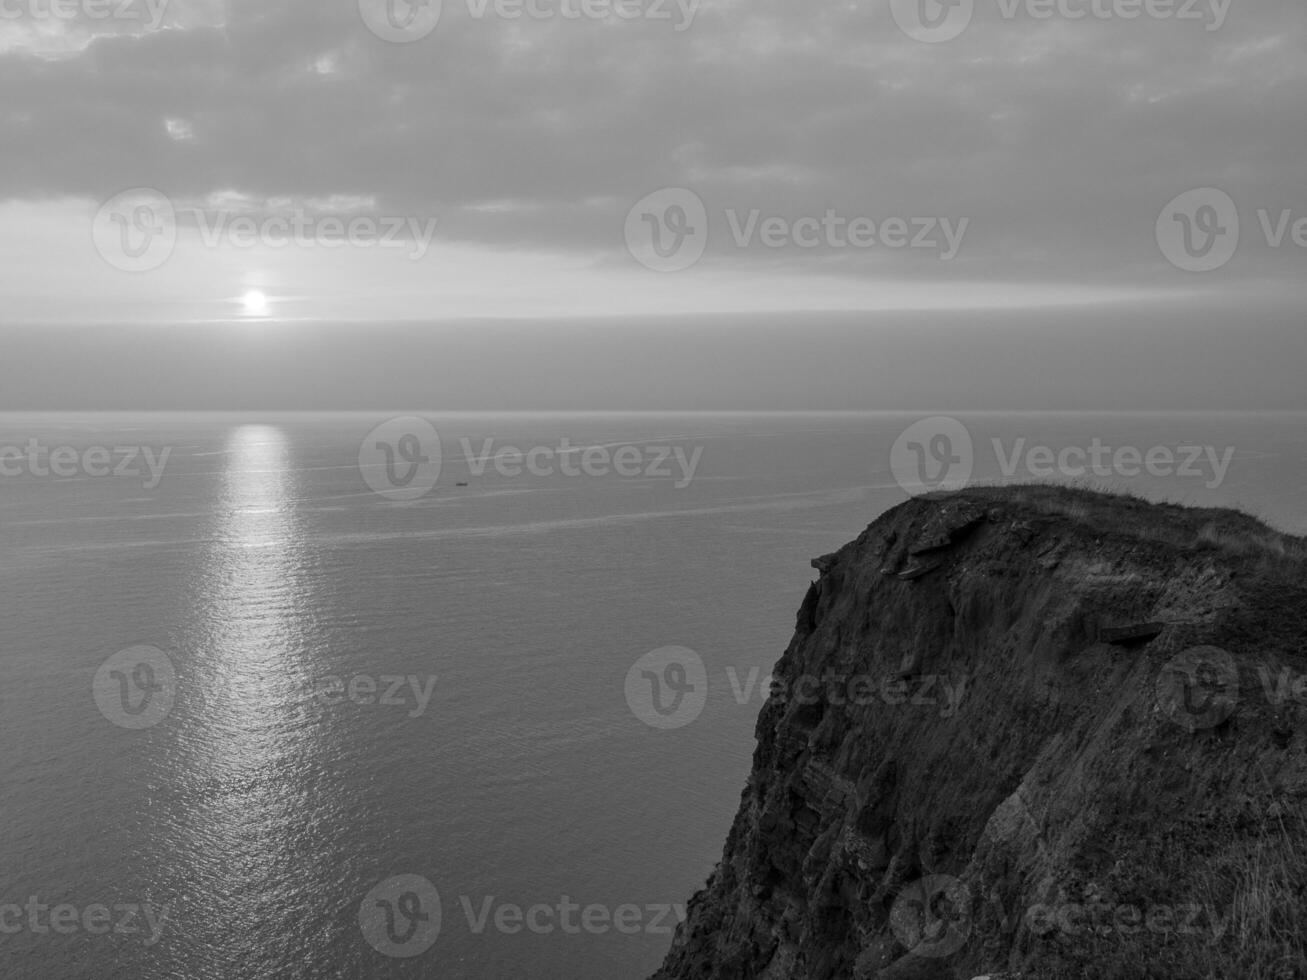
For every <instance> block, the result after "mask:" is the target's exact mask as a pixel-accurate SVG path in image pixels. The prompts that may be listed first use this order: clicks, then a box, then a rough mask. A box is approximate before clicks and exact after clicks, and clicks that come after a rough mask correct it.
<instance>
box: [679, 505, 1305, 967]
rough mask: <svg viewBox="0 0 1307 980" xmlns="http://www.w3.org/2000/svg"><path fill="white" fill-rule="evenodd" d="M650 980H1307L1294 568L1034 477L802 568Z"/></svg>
mask: <svg viewBox="0 0 1307 980" xmlns="http://www.w3.org/2000/svg"><path fill="white" fill-rule="evenodd" d="M813 564H814V566H815V567H816V568H817V569H818V571H819V573H820V574H819V577H818V579H817V581H816V582H814V583H813V584H812V585H811V587H810V588H809V590H808V593H807V596H806V597H805V598H804V600H803V603H802V607H801V608H800V610H799V613H798V622H797V626H796V630H795V634H794V638H793V639H792V640H791V641H790V645H789V647H788V648H787V649H786V651H785V654H784V656H783V657H782V658H781V660H780V662H779V663H778V664H777V666H776V668H775V671H774V674H773V683H772V696H771V697H770V698H769V699H768V701H767V703H766V704H765V706H764V707H763V709H762V711H761V714H760V716H759V718H758V724H757V748H756V750H755V752H754V759H753V769H752V773H751V774H750V776H749V779H748V782H747V784H746V787H745V789H744V792H743V794H742V798H741V801H740V808H739V811H738V813H737V815H736V818H735V821H734V825H733V827H732V829H731V831H730V834H729V836H728V838H727V840H726V845H725V849H724V852H723V855H722V859H721V862H720V864H719V865H718V866H717V868H716V869H715V870H714V871H713V873H712V875H711V876H710V877H709V879H708V882H707V884H706V886H705V887H704V889H703V890H701V891H700V892H698V893H697V894H696V895H695V896H694V897H693V898H692V900H691V902H690V905H689V909H688V915H687V918H686V921H685V922H684V923H682V925H681V926H680V928H679V929H678V931H677V934H676V937H675V939H674V941H673V944H672V948H671V950H670V952H669V953H668V955H667V958H666V961H665V962H664V964H663V967H662V968H661V969H660V970H659V972H658V973H657V974H656V975H655V980H691V978H714V980H818V978H849V977H853V978H859V980H862V978H865V980H873V978H881V980H912V978H932V980H933V978H959V980H969V978H972V977H977V976H982V975H989V976H992V977H994V978H995V980H998V978H999V977H1004V978H1017V977H1021V978H1038V980H1058V978H1063V977H1067V978H1070V977H1091V976H1092V977H1096V978H1123V980H1130V978H1140V980H1144V978H1148V980H1159V978H1168V977H1175V978H1185V980H1194V978H1204V977H1219V978H1222V980H1228V978H1234V977H1246V978H1251V980H1260V978H1273V980H1288V978H1293V977H1302V976H1307V938H1305V937H1307V890H1305V888H1307V823H1304V815H1305V814H1307V547H1304V541H1303V539H1300V538H1295V537H1291V536H1288V535H1283V534H1280V533H1278V532H1276V531H1273V530H1271V529H1269V528H1267V527H1265V526H1264V525H1262V524H1260V523H1259V522H1257V521H1256V520H1254V519H1253V518H1251V517H1248V516H1246V515H1243V514H1240V513H1237V512H1234V511H1228V510H1197V509H1190V508H1185V507H1180V506H1173V505H1157V504H1150V503H1146V502H1144V501H1141V500H1137V499H1134V498H1129V497H1119V496H1108V495H1103V494H1098V493H1094V492H1091V491H1083V490H1070V489H1064V488H1057V487H1048V486H1022V487H1004V488H972V489H968V490H965V491H961V492H959V493H953V494H941V495H930V496H926V497H921V498H916V499H913V500H910V501H908V502H906V503H904V504H902V505H900V506H898V507H896V508H894V509H893V510H891V511H889V512H887V513H886V514H884V515H883V516H882V517H880V518H879V519H878V520H877V521H875V523H873V524H872V525H871V526H870V527H868V528H867V529H866V531H864V532H863V533H862V534H861V535H860V536H859V537H858V538H857V540H855V541H853V542H851V543H850V544H848V545H846V546H845V547H843V548H841V549H840V550H839V551H837V552H835V553H834V554H831V555H827V556H824V557H822V558H819V559H816V560H814V562H813Z"/></svg>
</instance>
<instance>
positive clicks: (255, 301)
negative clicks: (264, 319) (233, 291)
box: [241, 289, 269, 317]
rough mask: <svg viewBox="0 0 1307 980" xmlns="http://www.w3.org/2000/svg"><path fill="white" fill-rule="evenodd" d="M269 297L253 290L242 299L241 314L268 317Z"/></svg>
mask: <svg viewBox="0 0 1307 980" xmlns="http://www.w3.org/2000/svg"><path fill="white" fill-rule="evenodd" d="M268 309H269V307H268V296H267V294H266V293H262V292H260V291H259V290H257V289H251V290H250V291H249V292H248V293H246V294H245V295H244V296H242V297H241V312H242V313H243V314H244V315H245V316H251V317H254V316H267V315H268Z"/></svg>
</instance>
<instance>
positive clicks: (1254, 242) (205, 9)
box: [0, 0, 1307, 408]
mask: <svg viewBox="0 0 1307 980" xmlns="http://www.w3.org/2000/svg"><path fill="white" fill-rule="evenodd" d="M51 2H52V0H0V92H3V100H0V269H2V270H3V271H2V272H0V316H2V317H3V323H4V325H5V329H6V330H7V331H8V333H9V335H10V336H11V338H17V337H19V335H20V331H18V330H17V328H18V327H19V326H21V325H30V324H44V325H48V326H49V331H48V332H47V333H46V334H33V333H32V332H31V331H30V330H23V331H21V336H22V338H23V343H24V344H31V343H36V342H37V341H38V340H39V339H40V337H42V336H44V337H47V338H49V340H48V342H49V344H50V345H51V347H50V349H51V350H57V349H59V345H61V344H64V340H61V339H59V338H61V337H62V338H66V337H67V336H68V334H67V333H64V332H63V331H67V330H68V329H70V328H71V326H72V325H79V326H86V325H92V326H93V325H96V324H104V325H106V326H105V327H104V328H103V329H106V330H111V329H114V328H111V327H110V326H107V325H110V324H129V325H139V324H141V323H149V324H160V325H171V326H173V327H176V328H178V329H187V328H189V329H193V330H197V331H198V330H202V331H203V333H204V336H206V337H208V336H215V337H218V338H221V337H222V336H223V334H222V333H221V331H222V330H224V329H228V326H227V325H234V326H232V327H231V328H230V329H232V330H234V331H236V332H235V333H233V334H231V335H230V336H232V337H233V338H238V339H234V340H233V344H234V346H235V347H237V348H240V349H242V350H244V346H243V345H245V344H246V342H247V338H248V335H249V332H250V331H251V330H262V331H267V332H269V333H271V332H274V331H276V330H278V329H282V330H288V329H292V327H293V328H294V336H296V337H301V338H303V337H309V339H308V340H305V341H303V345H302V346H301V347H300V348H299V349H298V350H297V352H296V353H297V356H299V357H301V358H305V357H307V358H309V359H310V360H311V361H312V360H313V357H314V355H313V354H312V346H313V345H312V339H311V334H310V335H305V334H303V333H301V332H300V330H301V328H302V327H303V326H304V325H305V324H310V325H311V324H312V323H314V322H318V321H330V322H334V323H339V322H342V321H344V322H351V321H352V322H355V323H357V324H359V326H358V327H357V329H358V330H361V331H362V330H367V329H369V328H368V326H366V325H369V324H379V323H389V322H393V321H420V322H433V321H458V322H459V323H461V324H463V326H461V327H459V328H458V329H460V330H463V331H464V332H467V331H473V332H474V328H472V327H468V326H467V324H466V323H465V321H467V320H468V319H469V318H491V319H496V320H504V319H516V320H520V321H522V326H523V329H527V328H529V329H538V330H556V331H559V333H558V334H557V336H558V337H559V338H560V339H561V338H563V337H565V336H572V334H568V333H567V331H568V330H570V329H572V327H570V326H568V325H569V324H575V322H576V321H577V320H578V319H582V318H598V319H597V320H596V322H600V321H602V322H603V323H604V324H605V325H606V329H611V330H621V329H623V327H622V324H623V323H624V322H625V323H630V324H632V327H631V329H637V328H639V329H644V327H647V326H648V321H633V320H627V319H626V318H628V317H630V316H631V315H633V314H657V315H671V314H678V315H681V316H683V317H689V318H695V317H701V316H702V315H703V314H723V313H733V314H748V313H759V312H764V311H765V312H771V313H776V312H783V311H801V312H803V313H805V314H817V313H821V312H827V313H832V312H835V311H866V312H868V313H876V314H877V316H876V317H874V318H873V319H872V320H869V321H868V322H869V323H872V322H874V324H875V329H876V331H878V332H879V335H882V336H883V335H885V333H886V331H888V332H890V333H893V332H894V330H895V322H896V321H894V320H893V319H892V318H891V319H886V318H885V316H884V315H882V314H885V313H895V312H906V311H935V312H939V313H941V314H944V315H946V318H947V319H948V320H949V322H964V318H965V316H966V314H968V313H969V312H972V311H989V312H990V313H993V312H994V311H1003V310H1012V311H1021V310H1031V309H1035V310H1044V311H1050V313H1049V316H1050V320H1049V321H1048V322H1052V320H1054V319H1055V320H1056V322H1057V323H1059V324H1062V325H1063V329H1064V330H1066V331H1071V332H1075V333H1076V336H1077V337H1078V338H1079V339H1077V341H1076V343H1077V344H1078V343H1080V342H1082V341H1083V338H1084V336H1085V334H1082V333H1081V332H1082V331H1089V332H1090V333H1089V334H1088V335H1089V336H1092V335H1093V334H1092V331H1094V330H1096V329H1102V328H1103V327H1104V326H1105V325H1106V324H1117V325H1119V324H1120V323H1121V322H1122V321H1123V318H1128V317H1129V316H1131V311H1138V310H1147V311H1150V312H1149V317H1150V318H1151V319H1149V322H1150V323H1155V322H1158V321H1159V318H1160V319H1164V320H1166V322H1168V323H1169V324H1171V325H1172V326H1173V327H1174V326H1176V325H1180V326H1182V325H1183V324H1184V323H1185V322H1186V321H1192V320H1196V319H1202V318H1203V317H1204V316H1206V318H1207V321H1208V322H1206V323H1205V324H1204V330H1206V329H1209V328H1213V327H1215V326H1217V324H1216V321H1215V320H1213V319H1212V317H1213V313H1212V311H1213V310H1214V309H1216V308H1217V307H1218V306H1219V308H1220V310H1221V311H1222V313H1221V315H1222V316H1227V315H1228V313H1227V312H1225V311H1229V310H1235V311H1238V310H1240V309H1246V310H1247V311H1248V312H1247V313H1246V316H1244V317H1240V316H1239V315H1238V313H1236V314H1235V319H1236V320H1241V321H1242V322H1239V323H1229V322H1228V321H1226V323H1227V327H1228V329H1229V330H1231V331H1237V330H1244V331H1246V336H1247V337H1248V338H1249V339H1248V343H1250V344H1252V343H1254V341H1253V338H1255V337H1262V336H1275V337H1278V338H1279V339H1278V340H1277V341H1275V342H1271V341H1267V342H1266V343H1265V345H1264V346H1261V347H1259V348H1257V349H1258V350H1261V351H1262V352H1263V355H1264V358H1265V368H1266V370H1267V371H1268V372H1269V373H1270V375H1274V373H1275V369H1276V364H1275V361H1276V358H1277V357H1281V356H1283V352H1284V351H1283V347H1282V346H1277V344H1283V343H1293V342H1294V338H1293V337H1291V336H1288V335H1286V334H1285V332H1284V331H1285V328H1284V324H1286V323H1294V322H1301V321H1302V319H1303V318H1302V316H1301V314H1302V313H1303V312H1304V311H1307V302H1305V301H1304V292H1303V286H1302V285H1301V284H1302V282H1303V280H1304V276H1303V275H1302V271H1303V267H1304V264H1307V223H1304V224H1302V225H1298V224H1297V222H1298V221H1299V219H1307V182H1305V181H1304V180H1303V174H1304V169H1303V168H1304V162H1307V126H1305V125H1304V123H1305V122H1307V112H1304V109H1305V108H1307V98H1305V96H1307V56H1305V53H1304V40H1305V37H1307V31H1305V29H1304V28H1305V26H1307V7H1305V6H1304V4H1303V3H1302V0H1175V2H1174V3H1168V2H1167V0H1148V2H1147V3H1145V2H1144V0H1060V3H1052V2H1050V0H1030V2H1027V0H1020V2H1018V0H974V2H973V0H958V5H957V6H956V7H954V8H950V7H941V6H940V5H939V4H938V3H937V2H936V0H903V2H900V0H893V2H892V3H891V0H865V2H858V3H845V2H822V0H810V2H799V0H702V2H701V3H698V4H694V3H691V0H680V2H679V3H678V2H677V0H665V2H664V0H620V4H619V3H618V0H611V2H609V0H585V4H586V6H583V3H582V0H532V9H526V10H524V12H523V13H522V15H521V16H516V17H514V16H512V14H513V13H514V11H515V10H517V9H519V7H520V5H517V6H515V5H514V3H513V2H512V0H485V2H482V0H444V2H443V4H442V3H440V2H439V0H427V4H426V6H418V7H410V6H409V5H408V4H407V2H406V0H361V3H360V0H228V2H224V0H148V2H147V0H134V2H135V5H134V6H126V7H123V6H122V4H123V3H124V0H55V2H56V5H57V4H61V3H62V4H67V5H68V6H67V11H68V12H71V13H74V14H76V16H75V17H74V18H73V19H65V18H64V17H61V16H55V15H54V13H55V12H63V9H62V8H59V9H58V10H57V11H55V12H52V10H51V7H50V4H51ZM388 2H389V3H390V6H389V7H388V6H387V3H388ZM106 12H108V13H110V14H112V15H113V16H110V17H108V18H107V19H106V18H103V17H102V16H101V15H103V14H104V13H106ZM437 13H438V14H439V16H438V17H437V16H436V14H437ZM1078 14H1084V15H1085V16H1076V15H1078ZM1132 15H1137V16H1132ZM923 17H924V18H925V19H924V20H923V19H922V18H923ZM914 18H915V20H914ZM932 25H934V26H932ZM125 191H127V192H130V193H128V194H126V195H124V194H123V192H125ZM1182 195H1185V196H1182ZM143 208H148V209H149V210H142V209H143ZM698 208H701V209H702V210H701V211H700V210H697V209H698ZM270 219H276V220H273V221H272V222H271V223H269V222H270ZM297 223H298V224H297ZM296 228H298V232H296V231H295V229H296ZM346 229H348V231H347V232H345V230H346ZM343 232H345V233H343ZM655 236H656V238H657V241H655V240H654V238H655ZM342 237H345V238H348V239H349V240H348V241H344V242H342V241H341V238H342ZM1195 270H1199V271H1195ZM1241 303H1246V306H1241V305H1240V304H1241ZM1159 310H1161V311H1167V310H1169V311H1170V312H1169V313H1166V314H1161V313H1158V312H1157V311H1159ZM959 317H962V318H963V319H957V318H959ZM798 319H799V318H796V322H797V320H798ZM687 322H688V321H687ZM702 322H704V323H706V324H714V323H719V322H720V321H716V320H704V321H702ZM830 322H832V323H833V322H835V320H831V321H830ZM900 322H903V323H907V322H912V323H913V324H915V326H914V327H913V329H916V330H918V335H919V331H920V325H921V323H922V322H923V321H921V320H911V318H905V319H904V320H902V321H900ZM986 322H990V321H986ZM1021 322H1034V321H1028V320H1022V321H1021ZM639 323H644V327H639ZM839 323H840V324H846V321H844V320H839ZM197 324H198V325H207V326H202V327H201V326H194V325H197ZM297 324H298V325H297ZM732 329H733V330H735V329H737V328H734V327H733V328H732ZM841 329H843V327H841ZM904 329H907V328H906V327H905V328H904ZM1168 329H1170V328H1168ZM452 330H454V328H453V327H452V326H450V327H448V328H447V332H446V334H444V335H442V336H445V337H449V336H452V334H451V333H449V332H448V331H452ZM214 331H219V332H218V333H216V334H215V333H214ZM402 335H403V336H405V337H409V336H411V334H409V333H404V334H402ZM468 335H469V336H471V334H468ZM106 336H108V335H106ZM122 336H123V337H126V336H128V334H126V333H123V334H122ZM132 336H136V334H133V335H132ZM196 336H198V334H196ZM377 336H378V337H379V336H381V335H380V334H378V335H377ZM385 336H386V337H389V338H392V340H389V341H387V343H399V341H398V340H394V339H393V338H395V337H398V336H400V334H396V333H393V332H392V333H387V334H385ZM431 336H432V337H434V336H436V335H434V334H433V335H431ZM732 336H733V337H735V338H736V340H735V341H733V342H737V343H738V342H739V334H738V333H734V334H732ZM1104 336H1107V333H1104ZM1203 336H1206V334H1203ZM34 338H36V339H34ZM378 342H380V341H378ZM431 342H434V341H431ZM923 343H925V341H924V340H923ZM428 346H429V345H428ZM1195 348H1197V345H1196V344H1190V345H1185V344H1184V343H1183V342H1181V343H1178V344H1177V349H1176V355H1175V356H1176V357H1177V358H1179V359H1180V360H1182V361H1183V360H1184V359H1185V358H1189V357H1191V358H1193V364H1192V367H1193V370H1194V372H1197V373H1201V369H1200V365H1199V363H1198V362H1199V361H1201V360H1202V359H1204V358H1205V357H1207V355H1208V351H1206V350H1204V349H1201V348H1197V349H1195ZM24 349H28V350H30V351H33V355H32V356H38V355H37V354H35V353H34V351H35V348H30V347H29V348H24ZM278 349H280V347H279V348H278ZM869 349H870V348H869ZM402 350H403V349H400V348H397V349H396V351H397V353H402ZM924 350H925V348H924V347H923V351H924ZM582 353H583V352H582ZM846 353H847V351H846ZM64 356H65V357H66V358H71V357H74V356H76V355H75V354H72V353H69V352H68V351H67V350H66V348H65V350H64ZM178 356H179V357H183V358H184V355H182V354H179V355H178ZM267 356H268V357H272V356H273V354H272V353H271V352H269V354H268V355H267ZM322 356H323V357H326V356H327V355H325V354H324V355H322ZM179 363H181V362H179ZM300 363H302V361H301V362H300ZM88 364H89V362H88ZM319 366H321V367H322V368H323V370H325V371H327V372H328V373H331V371H332V370H344V369H345V368H346V367H347V366H348V365H347V364H345V363H341V364H335V365H334V366H333V365H332V364H328V363H326V362H321V363H320V364H319ZM32 370H34V371H38V372H39V371H41V370H47V369H45V368H40V367H33V368H32ZM1180 374H1181V376H1183V372H1180ZM1195 376H1197V374H1195ZM58 378H59V372H57V371H54V372H52V373H51V376H50V378H49V379H47V380H49V381H50V383H57V382H58ZM40 380H41V379H40V378H38V379H36V381H34V382H33V384H34V385H37V386H38V387H39V381H40ZM1066 380H1068V381H1070V380H1072V379H1069V378H1068V379H1066ZM88 383H89V382H88ZM805 383H811V384H814V385H817V386H818V387H816V388H814V390H813V392H812V394H813V395H814V397H813V398H803V399H801V401H805V402H810V401H816V402H820V397H817V396H819V394H820V390H821V389H820V379H813V380H812V381H811V382H807V381H805ZM1176 384H1177V385H1178V387H1177V388H1176V389H1175V390H1174V391H1173V392H1172V393H1173V394H1177V395H1178V394H1179V393H1180V392H1181V391H1183V390H1184V386H1183V385H1182V383H1181V382H1177V383H1176ZM12 390H13V389H11V391H12ZM110 390H111V389H110ZM373 394H375V397H373ZM373 394H369V395H368V396H366V398H365V400H371V401H374V402H376V403H378V404H395V402H394V401H389V400H387V399H386V398H385V397H384V394H385V393H384V392H376V393H373ZM1186 394H1187V395H1188V396H1190V397H1192V395H1193V391H1192V389H1191V388H1190V390H1188V391H1187V392H1186ZM417 395H418V393H417V392H414V393H413V394H412V395H411V396H410V395H405V398H406V399H408V398H409V397H417ZM687 398H689V401H690V402H694V401H695V399H694V398H692V397H690V396H687ZM1272 400H1274V401H1280V402H1282V401H1283V399H1282V398H1279V397H1278V396H1277V397H1276V398H1275V399H1272ZM141 401H142V403H143V404H144V403H148V402H150V397H149V396H148V394H142V396H141ZM410 403H411V402H410ZM448 407H459V406H457V405H454V406H448ZM505 407H508V406H505ZM512 407H531V406H530V405H524V406H512ZM594 407H606V406H603V405H595V406H594ZM641 407H648V406H645V405H642V406H641ZM667 407H686V408H691V407H696V404H681V405H677V406H672V405H669V406H667ZM741 407H764V405H763V404H762V403H761V400H760V399H754V402H753V403H752V404H748V405H742V406H741ZM812 407H819V406H818V405H814V406H812ZM840 407H851V406H848V405H841V406H840ZM866 407H890V406H884V405H867V406H866Z"/></svg>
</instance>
